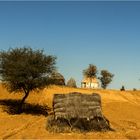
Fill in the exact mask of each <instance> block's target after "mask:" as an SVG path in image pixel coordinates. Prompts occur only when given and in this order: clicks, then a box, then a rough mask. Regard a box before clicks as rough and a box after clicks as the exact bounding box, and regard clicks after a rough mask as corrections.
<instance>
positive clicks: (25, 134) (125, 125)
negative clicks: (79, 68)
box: [0, 85, 140, 139]
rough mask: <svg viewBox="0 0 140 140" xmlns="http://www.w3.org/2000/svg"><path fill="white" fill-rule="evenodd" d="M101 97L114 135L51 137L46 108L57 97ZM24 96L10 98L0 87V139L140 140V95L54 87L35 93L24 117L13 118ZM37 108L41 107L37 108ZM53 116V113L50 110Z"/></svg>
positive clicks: (68, 134)
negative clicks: (76, 94) (68, 95)
mask: <svg viewBox="0 0 140 140" xmlns="http://www.w3.org/2000/svg"><path fill="white" fill-rule="evenodd" d="M73 91H75V92H82V93H87V94H90V93H93V92H94V93H99V94H100V95H101V98H102V110H103V114H104V115H105V116H106V117H107V118H108V119H109V121H110V123H111V127H112V128H114V129H115V131H114V132H88V133H74V132H71V133H50V132H48V131H47V130H46V129H45V127H46V122H47V114H44V112H43V111H44V110H43V109H44V108H42V107H43V106H48V107H49V108H51V106H52V98H53V94H54V93H64V94H66V93H69V92H73ZM22 96H23V95H22V94H9V93H8V92H7V91H6V90H5V89H4V88H3V87H2V86H1V85H0V139H36V138H38V139H97V138H98V139H140V91H125V92H120V91H116V90H87V89H73V88H65V87H57V86H53V87H50V88H46V89H44V90H43V91H40V92H32V93H31V94H30V95H29V98H28V99H27V101H26V103H27V104H28V106H29V108H28V110H26V111H25V112H24V113H22V114H20V115H18V114H15V113H13V114H11V113H12V109H13V108H16V104H15V103H16V101H17V99H21V98H22ZM35 104H38V106H36V105H35ZM48 112H50V110H48Z"/></svg>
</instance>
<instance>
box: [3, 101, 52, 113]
mask: <svg viewBox="0 0 140 140" xmlns="http://www.w3.org/2000/svg"><path fill="white" fill-rule="evenodd" d="M20 102H21V100H15V99H4V100H0V105H2V109H3V111H4V112H7V113H8V114H13V115H14V114H18V107H19V104H20ZM50 110H51V108H49V107H48V106H41V105H38V104H30V103H24V105H23V113H25V114H32V115H44V116H47V115H48V111H50Z"/></svg>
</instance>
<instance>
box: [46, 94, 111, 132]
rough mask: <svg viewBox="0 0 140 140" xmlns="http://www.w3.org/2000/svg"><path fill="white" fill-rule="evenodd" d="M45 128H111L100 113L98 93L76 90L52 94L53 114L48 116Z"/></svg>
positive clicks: (62, 129) (56, 129)
mask: <svg viewBox="0 0 140 140" xmlns="http://www.w3.org/2000/svg"><path fill="white" fill-rule="evenodd" d="M47 129H49V130H52V131H61V132H64V131H66V130H68V131H69V130H70V131H71V130H75V129H77V130H84V131H92V130H97V131H106V130H112V129H111V128H110V124H109V121H108V120H107V119H106V118H105V116H104V115H103V114H102V108H101V97H100V95H99V94H97V93H93V94H90V95H89V94H81V93H78V92H73V93H69V94H54V98H53V115H52V116H50V117H49V118H48V122H47Z"/></svg>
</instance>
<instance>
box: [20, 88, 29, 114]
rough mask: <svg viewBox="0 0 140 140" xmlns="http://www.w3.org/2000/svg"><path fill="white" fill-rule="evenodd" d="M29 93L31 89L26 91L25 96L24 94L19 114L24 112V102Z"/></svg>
mask: <svg viewBox="0 0 140 140" xmlns="http://www.w3.org/2000/svg"><path fill="white" fill-rule="evenodd" d="M28 95H29V91H27V92H25V96H24V97H23V99H22V100H21V102H20V105H19V108H18V113H19V114H20V113H22V112H23V110H22V106H23V104H24V102H25V100H26V98H27V97H28Z"/></svg>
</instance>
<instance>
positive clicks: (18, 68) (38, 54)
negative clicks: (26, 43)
mask: <svg viewBox="0 0 140 140" xmlns="http://www.w3.org/2000/svg"><path fill="white" fill-rule="evenodd" d="M55 64H56V57H54V56H51V55H46V54H44V53H43V50H33V49H32V48H30V47H23V48H14V49H12V48H11V49H9V50H8V51H1V52H0V76H1V80H2V83H3V84H4V86H5V87H6V88H7V89H8V90H9V91H10V92H23V93H24V94H25V96H24V97H23V99H22V101H21V107H20V109H19V110H20V111H21V110H22V104H23V103H24V101H25V99H26V98H27V96H28V95H29V93H30V91H33V90H38V89H42V88H44V87H45V86H46V85H49V84H50V83H51V80H50V75H51V74H52V72H53V71H54V70H55V69H56V67H55Z"/></svg>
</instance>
